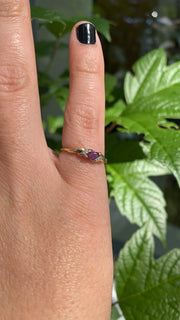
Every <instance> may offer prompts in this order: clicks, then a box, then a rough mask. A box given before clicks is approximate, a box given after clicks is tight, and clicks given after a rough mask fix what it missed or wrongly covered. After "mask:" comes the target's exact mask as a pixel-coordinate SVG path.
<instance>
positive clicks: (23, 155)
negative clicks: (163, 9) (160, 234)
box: [0, 0, 113, 320]
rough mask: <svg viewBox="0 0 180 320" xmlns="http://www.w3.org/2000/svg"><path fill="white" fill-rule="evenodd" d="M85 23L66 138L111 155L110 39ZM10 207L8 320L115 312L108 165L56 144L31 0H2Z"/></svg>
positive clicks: (1, 190)
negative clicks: (43, 94) (87, 33)
mask: <svg viewBox="0 0 180 320" xmlns="http://www.w3.org/2000/svg"><path fill="white" fill-rule="evenodd" d="M81 23H82V21H81V22H79V23H78V24H77V25H79V24H81ZM77 25H75V26H74V28H73V30H72V32H71V36H70V92H69V98H68V101H67V105H66V110H65V121H64V128H63V139H62V143H63V147H70V148H79V147H85V148H92V149H94V150H96V151H100V152H102V153H103V154H104V152H105V150H104V109H105V98H104V97H105V95H104V61H103V54H102V49H101V44H100V40H99V38H98V35H97V41H96V44H94V45H84V44H81V43H80V42H79V41H78V39H77V37H76V27H77ZM62 63H63V61H62ZM0 212H1V219H0V315H1V320H21V319H22V320H24V319H26V320H30V319H31V320H32V319H33V320H41V319H42V320H46V319H50V320H56V319H58V320H59V319H60V320H71V319H73V320H80V319H81V320H82V319H86V320H90V319H91V320H92V319H93V320H109V319H110V310H111V293H112V281H113V259H112V248H111V231H110V218H109V205H108V193H107V182H106V175H105V167H104V164H103V163H92V162H90V161H88V160H86V159H83V158H81V157H78V156H76V155H74V154H69V153H66V152H62V153H61V154H60V155H59V156H57V155H55V154H54V153H53V151H52V150H50V149H49V148H48V147H47V144H46V140H45V137H44V132H43V128H42V122H41V114H40V103H39V93H38V84H37V71H36V62H35V55H34V44H33V37H32V30H31V20H30V8H29V1H28V0H0Z"/></svg>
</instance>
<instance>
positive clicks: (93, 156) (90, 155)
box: [87, 152, 99, 160]
mask: <svg viewBox="0 0 180 320" xmlns="http://www.w3.org/2000/svg"><path fill="white" fill-rule="evenodd" d="M87 156H88V158H89V159H91V160H95V159H97V158H98V157H99V153H98V152H88V153H87Z"/></svg>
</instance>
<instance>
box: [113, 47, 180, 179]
mask: <svg viewBox="0 0 180 320" xmlns="http://www.w3.org/2000/svg"><path fill="white" fill-rule="evenodd" d="M133 71H134V72H135V74H134V75H131V74H130V73H128V74H127V77H126V80H125V96H126V100H127V101H128V102H129V103H130V104H128V105H127V106H126V108H124V110H123V112H122V113H121V115H120V116H119V119H117V124H119V125H121V126H123V127H125V130H127V131H128V132H137V133H139V134H140V133H141V134H144V135H145V140H147V141H149V145H147V144H145V145H144V148H143V150H144V151H146V153H147V156H148V158H149V159H156V160H157V161H158V162H159V163H161V164H163V165H164V166H166V167H167V168H168V170H169V171H171V173H172V174H173V175H174V176H175V177H176V179H177V181H178V183H179V185H180V148H179V143H180V131H179V130H173V129H171V128H172V121H173V119H179V118H180V62H178V63H175V64H174V65H171V66H166V56H165V53H164V51H163V50H162V49H159V50H154V51H152V52H150V53H149V54H147V55H146V56H144V57H143V58H141V59H140V60H139V61H138V62H136V64H135V65H134V66H133ZM166 119H171V123H168V121H167V120H166ZM159 125H165V127H169V129H167V130H165V129H163V128H161V127H159ZM173 127H174V128H177V125H176V124H174V126H173Z"/></svg>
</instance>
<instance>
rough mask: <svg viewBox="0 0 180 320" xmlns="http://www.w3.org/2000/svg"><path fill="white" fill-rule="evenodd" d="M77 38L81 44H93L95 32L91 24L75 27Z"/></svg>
mask: <svg viewBox="0 0 180 320" xmlns="http://www.w3.org/2000/svg"><path fill="white" fill-rule="evenodd" d="M77 37H78V40H79V41H80V42H81V43H84V44H95V43H96V30H95V27H94V26H93V24H91V23H82V24H80V25H79V26H78V27H77Z"/></svg>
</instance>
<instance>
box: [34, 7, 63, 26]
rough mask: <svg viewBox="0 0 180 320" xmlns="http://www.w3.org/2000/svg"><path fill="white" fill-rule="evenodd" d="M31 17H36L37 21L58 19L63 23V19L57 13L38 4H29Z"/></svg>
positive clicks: (50, 21) (48, 21) (49, 21)
mask: <svg viewBox="0 0 180 320" xmlns="http://www.w3.org/2000/svg"><path fill="white" fill-rule="evenodd" d="M31 19H32V20H34V19H38V20H39V21H43V22H47V23H52V22H54V21H59V22H61V23H62V24H64V21H63V20H62V18H61V16H60V15H59V14H57V13H54V12H53V11H52V10H49V9H46V8H43V7H38V6H31Z"/></svg>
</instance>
